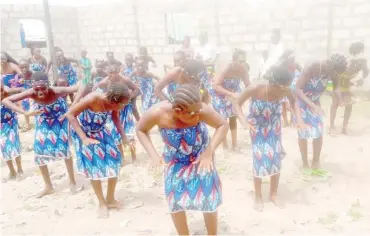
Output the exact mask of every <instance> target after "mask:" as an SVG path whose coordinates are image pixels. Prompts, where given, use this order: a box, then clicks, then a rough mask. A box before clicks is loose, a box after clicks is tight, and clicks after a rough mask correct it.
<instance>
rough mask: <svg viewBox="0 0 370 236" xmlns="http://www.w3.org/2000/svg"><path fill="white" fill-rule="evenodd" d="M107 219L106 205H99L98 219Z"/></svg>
mask: <svg viewBox="0 0 370 236" xmlns="http://www.w3.org/2000/svg"><path fill="white" fill-rule="evenodd" d="M108 217H109V212H108V207H107V205H100V206H99V208H98V218H102V219H107V218H108Z"/></svg>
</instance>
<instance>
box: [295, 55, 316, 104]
mask: <svg viewBox="0 0 370 236" xmlns="http://www.w3.org/2000/svg"><path fill="white" fill-rule="evenodd" d="M317 70H320V64H319V62H316V63H313V64H312V65H311V66H309V67H308V68H307V69H304V70H303V72H302V74H301V75H300V77H299V78H298V80H297V83H296V87H295V89H293V92H294V93H295V95H296V96H297V97H298V98H299V99H300V100H302V101H303V102H305V103H306V104H307V105H308V106H309V107H310V108H312V109H316V104H315V103H313V102H312V101H311V99H309V98H308V97H307V96H306V95H305V94H304V92H303V88H304V87H305V86H306V84H307V83H308V81H309V79H310V77H311V76H312V73H313V72H314V71H317Z"/></svg>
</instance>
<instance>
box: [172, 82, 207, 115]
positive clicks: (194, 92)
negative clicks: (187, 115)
mask: <svg viewBox="0 0 370 236" xmlns="http://www.w3.org/2000/svg"><path fill="white" fill-rule="evenodd" d="M201 100H202V98H201V95H200V92H199V89H198V88H197V87H195V86H194V85H191V84H183V85H180V86H179V87H178V88H177V89H176V92H175V94H174V95H173V101H172V108H173V109H181V110H184V109H185V108H186V107H188V106H189V105H192V104H195V103H199V102H201Z"/></svg>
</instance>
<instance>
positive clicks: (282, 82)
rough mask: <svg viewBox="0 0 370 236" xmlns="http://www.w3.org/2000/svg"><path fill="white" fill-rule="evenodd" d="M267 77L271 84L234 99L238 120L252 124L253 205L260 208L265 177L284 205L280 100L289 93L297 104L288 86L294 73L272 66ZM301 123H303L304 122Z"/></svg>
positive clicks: (276, 200) (276, 201) (273, 194)
mask: <svg viewBox="0 0 370 236" xmlns="http://www.w3.org/2000/svg"><path fill="white" fill-rule="evenodd" d="M267 79H268V80H269V83H268V84H258V85H252V86H249V87H248V88H246V89H245V90H244V91H243V92H242V93H241V94H240V95H239V96H238V97H237V98H236V100H234V102H233V106H234V110H235V112H236V114H237V116H238V119H239V121H240V122H241V124H242V125H243V127H245V128H248V127H249V128H250V136H251V140H252V150H253V179H254V188H255V203H254V208H255V210H257V211H262V210H263V200H262V192H261V184H262V178H264V177H270V179H271V187H270V201H272V202H273V203H274V204H275V205H276V206H278V207H280V208H282V207H284V204H283V203H282V201H280V199H279V198H278V194H277V190H278V185H279V178H280V169H281V161H282V159H283V158H284V156H285V152H284V149H283V146H282V141H281V103H280V100H281V99H282V98H283V97H287V98H288V99H289V101H290V102H291V104H292V105H293V104H294V99H293V95H292V93H291V91H290V87H289V86H290V84H291V82H292V75H291V73H290V72H289V71H288V70H287V68H286V67H276V68H274V69H272V71H271V73H269V76H268V77H267ZM248 99H251V102H250V107H249V116H248V117H247V118H246V117H245V116H244V114H243V111H242V105H243V104H244V103H245V102H246V101H247V100H248ZM247 120H248V121H247ZM248 123H249V124H248ZM298 125H299V126H302V122H299V123H298Z"/></svg>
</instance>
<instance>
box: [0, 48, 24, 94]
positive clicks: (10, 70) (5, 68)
mask: <svg viewBox="0 0 370 236" xmlns="http://www.w3.org/2000/svg"><path fill="white" fill-rule="evenodd" d="M22 76H23V74H22V71H21V69H20V68H19V66H18V62H16V61H14V59H13V58H11V57H10V56H9V55H8V54H7V53H5V52H1V77H2V78H1V80H2V81H3V84H4V86H6V87H9V88H21V87H23V83H22V82H23V80H22V78H21V77H22Z"/></svg>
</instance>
